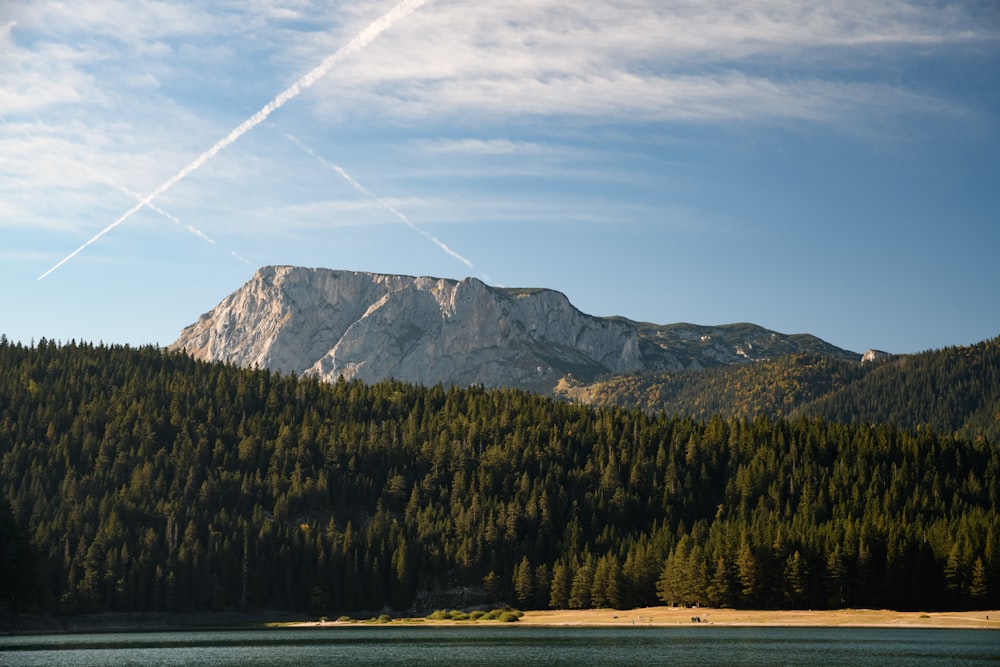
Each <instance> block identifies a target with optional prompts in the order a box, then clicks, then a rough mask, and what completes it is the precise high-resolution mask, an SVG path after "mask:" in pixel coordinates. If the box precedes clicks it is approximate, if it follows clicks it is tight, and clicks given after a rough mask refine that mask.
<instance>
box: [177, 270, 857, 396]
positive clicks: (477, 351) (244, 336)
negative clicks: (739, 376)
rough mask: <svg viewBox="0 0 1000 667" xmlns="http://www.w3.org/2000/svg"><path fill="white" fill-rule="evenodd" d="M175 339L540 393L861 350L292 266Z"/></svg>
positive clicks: (255, 281) (427, 282) (382, 374)
mask: <svg viewBox="0 0 1000 667" xmlns="http://www.w3.org/2000/svg"><path fill="white" fill-rule="evenodd" d="M171 348H174V349H183V350H186V351H187V352H188V353H189V354H191V355H192V356H194V357H195V358H198V359H203V360H207V361H228V362H232V363H234V364H236V365H239V366H244V367H254V366H258V367H261V368H269V369H272V370H280V371H284V372H294V373H297V374H300V375H301V374H310V375H318V376H319V377H321V378H323V379H325V380H330V381H334V380H337V379H338V378H339V377H341V376H342V377H344V378H345V379H349V380H350V379H360V380H363V381H365V382H377V381H379V380H385V379H389V378H394V379H397V380H405V381H409V382H414V383H418V384H425V385H433V384H437V383H439V382H440V383H442V384H444V385H445V386H449V385H452V384H455V385H459V386H468V385H472V384H481V385H483V386H487V387H495V386H507V387H519V388H523V389H530V390H533V391H540V392H549V391H551V390H552V388H553V387H555V386H556V384H557V383H558V382H559V380H560V379H562V378H564V377H566V376H569V375H572V376H573V377H574V378H576V379H577V380H582V381H588V380H591V379H593V378H594V377H595V376H597V375H603V374H623V373H631V372H637V371H644V370H652V371H660V370H679V369H682V368H706V367H709V366H718V365H721V364H728V363H748V362H750V361H754V360H756V359H764V358H769V357H773V356H777V355H779V354H787V353H790V352H796V351H805V350H811V351H820V352H823V353H827V354H833V355H835V356H851V355H852V354H853V353H850V352H846V351H844V350H840V349H839V348H835V347H833V346H831V345H829V344H827V343H824V342H823V341H821V340H819V339H818V338H815V337H813V336H808V335H792V336H786V335H784V334H778V333H775V332H772V331H768V330H766V329H763V328H761V327H758V326H756V325H752V324H739V325H723V326H717V327H701V326H696V325H690V324H674V325H662V326H661V325H651V324H641V323H637V322H633V321H631V320H627V319H623V318H599V317H592V316H590V315H586V314H584V313H581V312H580V311H579V310H577V309H576V308H574V307H573V306H572V304H570V302H569V300H568V299H567V298H566V297H565V296H564V295H563V294H561V293H559V292H555V291H552V290H545V289H504V288H497V287H490V286H488V285H485V284H484V283H482V282H481V281H479V280H476V279H475V278H466V279H464V280H461V281H456V280H447V279H439V278H429V277H419V278H416V277H411V276H400V275H381V274H375V273H361V272H351V271H334V270H329V269H307V268H299V267H291V266H270V267H265V268H262V269H260V270H259V271H257V273H256V274H255V275H254V276H253V278H252V279H251V280H250V281H249V282H247V283H246V284H245V285H244V286H243V287H242V288H240V289H238V290H237V291H236V292H233V293H232V294H231V295H229V296H228V297H226V298H225V299H223V301H222V302H221V303H220V304H219V305H218V306H216V307H215V308H214V309H213V310H212V311H211V312H209V313H206V314H205V315H202V317H201V318H199V320H198V321H197V322H195V323H194V324H192V325H191V326H189V327H187V328H185V329H184V330H183V331H182V332H181V335H180V337H179V338H178V339H177V341H176V342H175V343H173V345H171ZM856 356H857V355H854V358H856Z"/></svg>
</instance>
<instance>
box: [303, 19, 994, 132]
mask: <svg viewBox="0 0 1000 667" xmlns="http://www.w3.org/2000/svg"><path fill="white" fill-rule="evenodd" d="M997 37H998V34H997V31H996V28H993V29H992V30H991V29H990V28H989V27H983V26H982V25H981V24H979V23H978V22H977V20H976V16H974V15H973V14H972V13H971V10H970V9H968V8H966V9H963V8H962V7H961V6H960V7H954V6H937V5H931V4H916V3H912V2H902V1H888V2H880V3H868V2H834V3H803V2H796V1H793V0H762V1H758V2H735V1H732V2H729V1H723V2H671V3H663V2H650V1H648V0H634V1H627V0H623V1H619V2H612V1H609V2H597V3H586V4H567V3H563V2H558V3H557V2H554V1H544V0H543V1H540V2H536V1H534V0H531V1H529V0H498V1H497V2H491V3H469V2H463V1H460V0H453V1H448V0H442V1H441V2H438V3H435V5H434V7H432V8H430V9H429V11H428V12H427V13H426V14H424V15H422V16H420V17H418V18H417V19H416V20H414V21H413V22H412V23H411V24H410V25H408V26H406V28H405V29H404V30H401V31H400V36H399V39H396V40H394V41H393V42H392V43H391V44H383V45H379V47H378V48H377V49H374V50H373V51H372V53H371V54H370V57H369V58H366V59H365V61H364V62H363V63H358V64H357V65H356V66H354V67H350V68H345V69H344V70H343V71H341V72H338V73H337V75H336V76H335V77H332V78H331V80H330V81H329V82H328V83H327V84H325V85H324V89H325V90H326V91H327V92H328V94H330V95H331V96H330V97H329V98H328V99H327V103H326V105H324V107H323V111H324V112H325V113H341V114H345V113H351V111H356V110H359V109H360V110H361V113H370V112H371V111H373V110H374V111H382V112H388V113H392V114H395V115H399V116H407V117H413V116H445V117H448V116H463V115H467V114H469V113H476V114H487V115H488V116H491V117H506V116H512V115H513V116H516V115H552V114H560V115H568V116H576V117H583V118H602V117H608V116H611V117H614V118H619V119H635V118H638V119H642V120H683V121H707V122H715V121H718V120H730V119H733V118H742V119H762V118H763V119H767V118H803V119H812V120H818V121H835V120H838V119H840V118H842V114H843V111H844V107H845V104H847V103H850V104H851V105H852V107H851V108H852V110H855V111H856V112H857V113H859V114H864V113H865V112H866V110H867V108H868V107H869V106H871V105H884V103H885V102H884V101H885V100H886V98H887V97H888V99H890V100H892V101H894V102H896V103H898V104H899V106H900V108H901V109H903V110H912V108H913V106H914V105H917V107H918V108H920V105H921V104H922V103H923V102H925V101H926V96H925V95H921V94H920V93H918V92H914V91H908V90H906V88H905V87H900V86H897V85H896V84H893V83H879V82H877V81H876V82H873V81H869V80H866V79H865V78H863V77H862V76H860V75H858V76H856V77H854V78H851V77H850V76H847V75H845V74H844V73H843V70H844V66H845V64H847V65H848V66H849V65H850V64H852V63H862V62H865V61H867V60H869V59H871V58H873V57H876V56H877V57H894V56H895V55H901V56H902V57H905V54H906V49H907V48H908V47H920V48H927V47H934V46H940V47H945V46H950V45H961V44H968V43H972V42H976V41H982V40H996V39H997ZM325 40H326V38H322V39H320V42H321V43H322V42H325ZM832 69H836V70H838V71H839V74H837V75H833V74H832V73H831V71H830V70H832ZM334 91H336V94H335V95H333V94H332V93H333V92H334ZM345 91H349V92H348V93H347V96H346V98H345ZM940 106H941V104H931V105H929V106H928V107H925V109H926V110H927V111H930V112H933V113H936V112H938V111H939V109H940Z"/></svg>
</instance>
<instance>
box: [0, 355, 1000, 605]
mask: <svg viewBox="0 0 1000 667" xmlns="http://www.w3.org/2000/svg"><path fill="white" fill-rule="evenodd" d="M997 479H1000V455H998V452H997V448H996V446H995V445H993V444H991V443H990V442H989V441H988V440H985V439H982V438H979V439H974V440H967V439H962V438H960V437H957V436H955V435H947V436H945V435H941V434H938V433H937V432H935V431H932V430H929V429H926V428H919V429H914V430H903V429H897V428H895V427H893V426H891V425H877V426H873V425H866V424H840V423H836V422H832V421H827V420H825V419H822V418H814V417H809V418H807V417H797V418H792V419H774V418H771V417H768V416H759V417H755V418H752V419H749V418H746V417H730V418H723V417H720V416H712V417H709V418H707V419H694V418H692V417H681V416H674V415H669V414H667V413H665V412H663V411H660V412H657V413H651V412H647V411H641V410H628V409H624V408H617V407H604V408H592V407H586V406H581V405H574V404H570V403H566V402H559V401H554V400H550V399H546V398H543V397H540V396H538V395H534V394H530V393H527V392H522V391H516V390H506V389H497V390H485V389H483V388H479V387H472V388H467V389H457V388H449V389H446V388H443V387H441V386H436V387H419V386H413V385H409V384H405V383H399V382H384V383H379V384H374V385H365V384H362V383H360V382H343V381H341V382H337V383H333V384H327V383H322V382H319V381H317V380H315V379H310V378H297V377H294V376H290V375H282V374H278V373H272V372H269V371H265V370H247V369H239V368H236V367H234V366H232V365H228V364H207V363H202V362H196V361H194V360H192V359H190V358H189V357H187V356H184V355H182V354H179V353H170V352H164V351H162V350H160V349H158V348H155V347H143V348H130V347H127V346H104V345H92V344H87V343H76V342H71V343H68V344H56V343H52V342H49V341H45V340H42V341H39V342H38V343H37V344H34V345H31V346H25V345H22V344H16V343H11V342H9V341H7V340H6V339H5V338H2V337H0V495H2V500H3V503H4V506H0V578H2V580H0V599H3V600H4V601H5V603H6V605H7V606H9V607H15V608H23V609H35V610H53V611H60V612H90V611H112V610H113V611H148V610H172V611H184V610H249V609H265V608H270V609H287V610H303V611H305V610H309V611H317V612H321V613H337V612H350V611H358V610H372V611H377V610H381V609H384V608H387V607H388V608H393V609H399V610H405V609H430V608H436V607H443V606H460V605H463V604H465V605H469V604H476V603H480V602H481V603H484V604H489V603H495V602H507V603H510V604H515V605H517V606H519V607H521V608H544V607H554V608H589V607H619V608H629V607H636V606H644V605H651V604H711V605H720V606H734V607H757V608H785V607H787V608H804V607H809V608H828V607H829V608H836V607H844V606H878V607H892V608H899V609H903V608H906V609H914V608H969V607H994V608H995V606H996V605H997V603H998V601H1000V511H998V510H1000V488H998V486H997V484H996V480H997Z"/></svg>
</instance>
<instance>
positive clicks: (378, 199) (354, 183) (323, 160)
mask: <svg viewBox="0 0 1000 667" xmlns="http://www.w3.org/2000/svg"><path fill="white" fill-rule="evenodd" d="M279 131H280V132H281V133H282V134H284V135H285V136H286V137H288V139H289V141H291V142H292V143H293V144H295V145H296V146H298V147H299V148H301V149H302V150H304V151H305V152H306V153H308V154H309V155H311V156H313V157H314V158H316V160H318V161H319V162H320V163H321V164H323V165H324V166H326V167H329V168H330V169H333V170H334V171H335V172H337V173H338V174H340V176H341V177H342V178H343V179H344V180H345V181H347V182H348V183H350V184H351V187H353V188H354V189H355V190H357V191H358V192H360V193H361V194H363V195H365V196H366V197H370V198H371V199H373V200H374V201H375V203H376V204H378V205H379V206H381V207H382V208H384V209H385V210H387V211H389V212H390V213H392V214H393V215H394V216H396V217H397V218H399V219H400V220H401V221H403V223H404V224H405V225H406V226H407V227H409V228H410V229H412V230H413V231H415V232H417V233H418V234H420V235H422V236H424V237H425V238H427V239H429V240H430V242H431V243H433V244H434V245H436V246H437V247H438V248H441V250H443V251H444V252H446V253H448V254H449V255H451V256H452V257H454V258H455V259H457V260H458V261H460V262H461V263H462V264H465V265H466V266H467V267H469V268H470V269H472V270H475V268H476V267H474V266H473V265H472V262H470V261H469V260H467V259H466V258H465V257H462V256H461V255H459V254H458V253H457V252H455V251H454V250H452V249H451V248H449V247H448V245H447V244H446V243H445V242H444V241H442V240H441V239H439V238H438V237H436V236H434V235H433V234H431V233H430V232H428V231H427V230H425V229H423V228H422V227H418V226H417V225H416V223H414V222H413V221H412V220H410V219H409V218H408V217H406V216H405V215H403V213H401V212H400V211H399V210H397V209H396V208H395V207H394V206H393V205H392V204H390V203H389V202H387V201H385V200H384V199H382V198H381V197H379V196H377V195H375V194H374V193H373V192H371V191H370V190H368V189H367V188H366V187H365V186H363V185H361V184H360V183H358V182H357V181H356V180H354V178H353V177H352V176H351V175H350V174H348V173H347V172H346V171H344V169H343V168H342V167H340V165H337V164H335V163H333V162H330V161H329V160H327V159H326V158H325V157H323V156H322V155H319V154H318V153H316V151H314V150H313V149H311V148H309V147H308V146H306V145H305V144H304V143H302V142H301V141H299V140H298V138H296V137H294V136H292V135H291V134H288V133H287V132H285V131H283V130H279Z"/></svg>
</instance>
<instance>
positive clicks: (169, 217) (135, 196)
mask: <svg viewBox="0 0 1000 667" xmlns="http://www.w3.org/2000/svg"><path fill="white" fill-rule="evenodd" d="M107 182H108V183H109V184H110V185H111V186H112V187H113V188H115V189H116V190H118V191H119V192H121V193H123V194H126V195H128V196H129V197H132V198H133V199H138V200H139V201H142V195H140V194H139V193H137V192H132V191H131V190H129V189H128V188H126V187H125V186H123V185H119V184H117V183H114V182H112V181H107ZM146 206H148V207H149V208H150V210H152V211H153V212H155V213H159V214H160V215H161V216H163V217H164V218H166V219H167V220H169V221H170V222H172V223H174V224H175V225H178V226H180V227H183V228H184V229H186V230H188V231H189V232H191V233H192V234H194V235H195V236H197V237H198V238H200V239H202V240H203V241H205V242H206V243H209V244H211V245H214V246H216V247H218V244H217V243H216V242H215V239H213V238H211V237H210V236H209V235H208V234H206V233H205V232H203V231H201V230H200V229H198V228H197V227H195V226H194V225H190V224H188V223H186V222H181V221H180V220H179V219H178V218H177V216H175V215H173V214H171V213H168V212H166V211H164V210H163V209H162V208H160V207H159V206H157V205H156V204H154V203H152V202H149V203H148V204H146ZM229 254H230V255H232V256H233V258H235V259H238V260H239V261H241V262H243V263H244V264H249V265H250V266H253V264H252V263H251V262H250V260H248V259H246V258H245V257H240V256H239V255H238V254H237V253H236V251H235V250H230V251H229Z"/></svg>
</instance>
